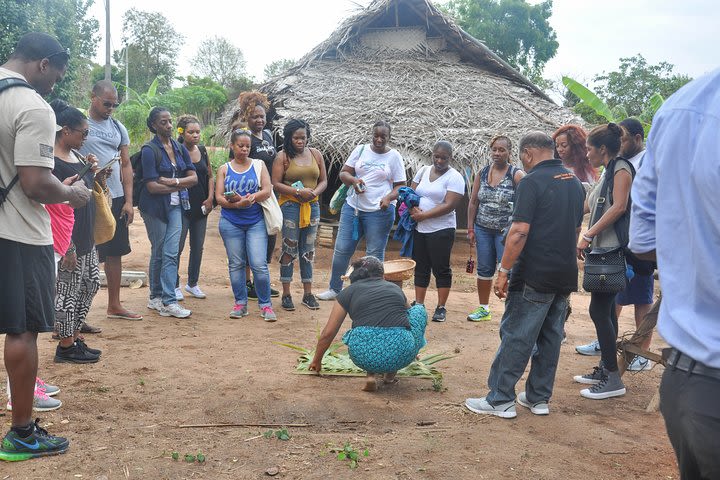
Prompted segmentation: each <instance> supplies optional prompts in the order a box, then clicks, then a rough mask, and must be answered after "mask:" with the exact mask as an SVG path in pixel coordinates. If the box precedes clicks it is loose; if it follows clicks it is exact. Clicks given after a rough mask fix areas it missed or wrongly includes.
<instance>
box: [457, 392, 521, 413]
mask: <svg viewBox="0 0 720 480" xmlns="http://www.w3.org/2000/svg"><path fill="white" fill-rule="evenodd" d="M465 407H467V409H468V410H470V411H471V412H475V413H479V414H481V415H495V416H496V417H500V418H515V417H517V412H516V411H515V402H508V403H503V404H502V405H495V406H492V405H490V403H489V402H488V401H487V400H486V399H485V397H482V398H468V399H467V400H465Z"/></svg>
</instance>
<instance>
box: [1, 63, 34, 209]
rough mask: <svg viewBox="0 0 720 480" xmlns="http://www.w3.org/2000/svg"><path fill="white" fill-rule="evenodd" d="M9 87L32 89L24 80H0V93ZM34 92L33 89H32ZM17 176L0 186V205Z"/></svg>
mask: <svg viewBox="0 0 720 480" xmlns="http://www.w3.org/2000/svg"><path fill="white" fill-rule="evenodd" d="M11 87H26V88H33V86H32V85H30V84H29V83H27V82H26V81H25V80H22V79H20V78H14V77H13V78H3V79H2V80H0V92H3V91H4V90H7V89H8V88H11ZM33 90H34V88H33ZM18 178H19V177H18V176H17V174H16V175H15V176H14V177H13V179H12V180H10V183H9V184H8V186H7V187H2V186H0V205H2V204H3V203H5V200H6V199H7V196H8V194H9V193H10V190H11V189H12V188H13V187H14V186H15V184H16V183H17V181H18Z"/></svg>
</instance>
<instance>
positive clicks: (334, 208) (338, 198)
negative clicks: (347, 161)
mask: <svg viewBox="0 0 720 480" xmlns="http://www.w3.org/2000/svg"><path fill="white" fill-rule="evenodd" d="M363 150H365V145H364V144H363V146H362V147H360V153H359V154H358V158H360V157H361V156H362V154H363ZM348 188H350V187H348V186H347V185H345V184H344V183H343V184H342V185H340V188H338V189H337V190H336V191H335V193H334V194H333V196H332V198H331V199H330V205H329V206H328V211H329V212H330V213H331V214H332V215H335V214H336V213H338V212H339V211H340V209H341V208H342V206H343V203H345V199H346V198H347V192H348Z"/></svg>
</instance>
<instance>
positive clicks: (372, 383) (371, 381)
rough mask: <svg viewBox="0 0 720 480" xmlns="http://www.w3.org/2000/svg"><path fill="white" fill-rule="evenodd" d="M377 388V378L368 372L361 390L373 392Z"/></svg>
mask: <svg viewBox="0 0 720 480" xmlns="http://www.w3.org/2000/svg"><path fill="white" fill-rule="evenodd" d="M376 390H377V379H376V378H375V375H373V374H372V373H368V375H367V381H366V382H365V386H364V387H363V392H374V391H376Z"/></svg>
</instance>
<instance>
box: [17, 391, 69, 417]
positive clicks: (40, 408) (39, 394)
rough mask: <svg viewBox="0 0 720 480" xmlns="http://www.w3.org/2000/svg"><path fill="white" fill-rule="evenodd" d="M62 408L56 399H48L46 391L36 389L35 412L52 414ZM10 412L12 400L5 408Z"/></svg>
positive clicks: (34, 398)
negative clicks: (51, 412)
mask: <svg viewBox="0 0 720 480" xmlns="http://www.w3.org/2000/svg"><path fill="white" fill-rule="evenodd" d="M60 407H62V402H61V401H60V400H56V399H54V398H50V397H48V395H47V394H46V393H45V389H44V388H42V387H39V386H36V387H35V395H34V397H33V410H35V411H36V412H50V411H52V410H57V409H58V408H60ZM5 408H6V409H7V411H8V412H11V411H12V399H8V402H7V405H6V406H5Z"/></svg>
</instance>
